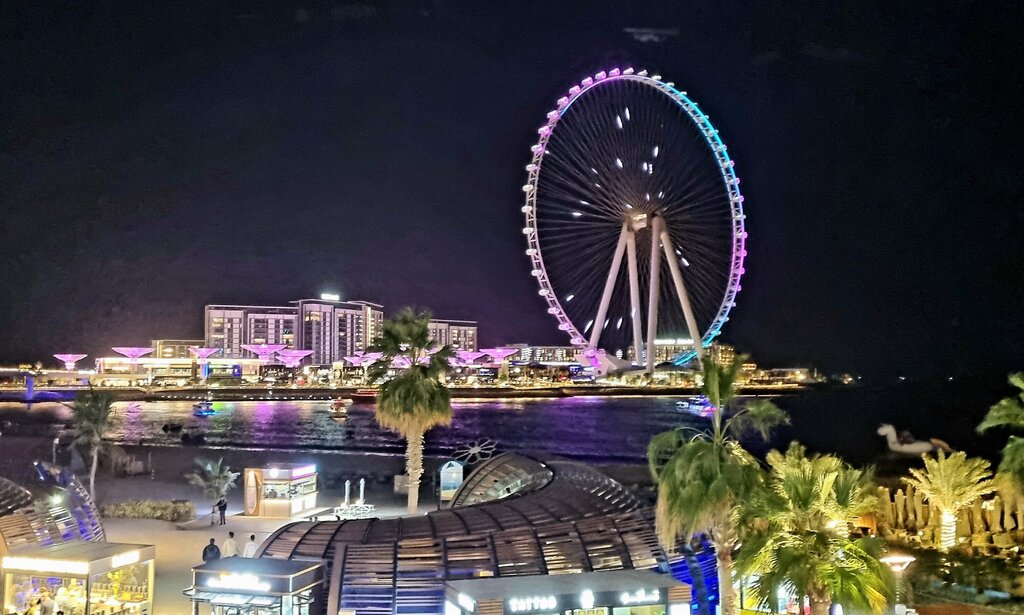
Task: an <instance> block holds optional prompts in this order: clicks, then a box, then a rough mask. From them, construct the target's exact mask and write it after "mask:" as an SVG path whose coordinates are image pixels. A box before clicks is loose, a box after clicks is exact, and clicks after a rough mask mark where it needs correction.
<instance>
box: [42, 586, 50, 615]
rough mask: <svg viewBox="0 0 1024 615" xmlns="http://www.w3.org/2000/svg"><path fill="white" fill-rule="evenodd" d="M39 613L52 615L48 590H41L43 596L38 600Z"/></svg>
mask: <svg viewBox="0 0 1024 615" xmlns="http://www.w3.org/2000/svg"><path fill="white" fill-rule="evenodd" d="M39 615H53V598H51V597H50V592H49V591H48V590H46V589H44V590H43V597H42V599H40V600H39Z"/></svg>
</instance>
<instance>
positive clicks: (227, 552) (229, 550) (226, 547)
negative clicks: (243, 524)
mask: <svg viewBox="0 0 1024 615" xmlns="http://www.w3.org/2000/svg"><path fill="white" fill-rule="evenodd" d="M220 554H221V557H238V543H236V542H235V533H234V532H228V537H227V538H225V539H224V542H223V543H222V544H221V545H220Z"/></svg>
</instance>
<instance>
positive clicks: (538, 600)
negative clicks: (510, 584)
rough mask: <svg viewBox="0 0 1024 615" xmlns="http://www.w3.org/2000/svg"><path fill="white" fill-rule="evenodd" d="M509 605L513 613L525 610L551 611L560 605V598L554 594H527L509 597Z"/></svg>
mask: <svg viewBox="0 0 1024 615" xmlns="http://www.w3.org/2000/svg"><path fill="white" fill-rule="evenodd" d="M508 606H509V608H510V609H512V612H513V613H522V612H524V611H550V610H553V609H554V608H555V607H557V606H558V600H557V599H556V598H555V597H554V596H525V597H522V598H509V601H508Z"/></svg>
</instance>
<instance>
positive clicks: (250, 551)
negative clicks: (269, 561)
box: [242, 534, 257, 557]
mask: <svg viewBox="0 0 1024 615" xmlns="http://www.w3.org/2000/svg"><path fill="white" fill-rule="evenodd" d="M256 547H257V544H256V534H249V542H247V543H245V550H244V551H242V557H256Z"/></svg>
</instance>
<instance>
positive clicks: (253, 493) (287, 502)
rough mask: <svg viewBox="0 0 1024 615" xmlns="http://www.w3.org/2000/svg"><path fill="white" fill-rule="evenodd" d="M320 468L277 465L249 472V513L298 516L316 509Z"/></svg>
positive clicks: (308, 465)
mask: <svg viewBox="0 0 1024 615" xmlns="http://www.w3.org/2000/svg"><path fill="white" fill-rule="evenodd" d="M316 494H317V472H316V466H315V465H310V464H298V463H274V464H270V465H268V466H266V467H263V468H246V469H245V514H246V515H249V516H253V517H294V516H296V515H301V514H302V513H304V512H307V511H310V510H312V509H314V508H316Z"/></svg>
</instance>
